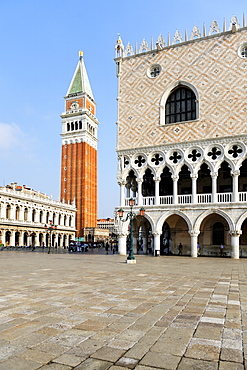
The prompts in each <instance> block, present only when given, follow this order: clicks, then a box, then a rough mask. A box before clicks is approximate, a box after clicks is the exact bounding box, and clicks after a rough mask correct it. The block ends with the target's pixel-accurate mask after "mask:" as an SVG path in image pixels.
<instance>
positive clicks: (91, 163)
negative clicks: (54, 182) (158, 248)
mask: <svg viewBox="0 0 247 370" xmlns="http://www.w3.org/2000/svg"><path fill="white" fill-rule="evenodd" d="M61 118H62V134H61V136H62V160H61V187H60V198H61V201H64V202H66V203H68V202H70V203H71V202H73V201H75V204H76V208H77V215H76V229H77V236H83V230H84V228H85V227H97V206H98V205H97V143H98V139H97V130H98V124H99V122H98V120H97V118H96V103H95V101H94V97H93V93H92V90H91V86H90V82H89V79H88V75H87V71H86V68H85V64H84V60H83V53H82V52H81V51H80V52H79V61H78V64H77V67H76V69H75V73H74V75H73V78H72V80H71V83H70V86H69V89H68V91H67V94H66V96H65V112H63V113H62V115H61Z"/></svg>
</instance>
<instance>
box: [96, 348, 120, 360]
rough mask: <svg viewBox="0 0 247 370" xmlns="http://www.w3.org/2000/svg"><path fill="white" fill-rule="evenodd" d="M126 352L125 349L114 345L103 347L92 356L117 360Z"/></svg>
mask: <svg viewBox="0 0 247 370" xmlns="http://www.w3.org/2000/svg"><path fill="white" fill-rule="evenodd" d="M124 353H125V351H124V350H121V349H118V348H112V347H103V348H100V349H99V350H97V351H96V352H95V353H93V354H92V355H91V356H90V357H93V358H97V359H99V360H105V361H111V362H116V361H117V360H118V359H119V358H120V357H122V356H123V354H124Z"/></svg>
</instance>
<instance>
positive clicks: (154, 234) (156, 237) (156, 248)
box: [153, 232, 160, 256]
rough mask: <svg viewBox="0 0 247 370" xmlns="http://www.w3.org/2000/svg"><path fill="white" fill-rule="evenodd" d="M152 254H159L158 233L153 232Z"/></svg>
mask: <svg viewBox="0 0 247 370" xmlns="http://www.w3.org/2000/svg"><path fill="white" fill-rule="evenodd" d="M153 236H154V256H160V233H158V232H154V233H153Z"/></svg>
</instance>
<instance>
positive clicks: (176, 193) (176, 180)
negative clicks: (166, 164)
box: [171, 175, 179, 204]
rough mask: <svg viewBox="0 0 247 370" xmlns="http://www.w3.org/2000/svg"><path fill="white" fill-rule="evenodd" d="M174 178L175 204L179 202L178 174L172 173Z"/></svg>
mask: <svg viewBox="0 0 247 370" xmlns="http://www.w3.org/2000/svg"><path fill="white" fill-rule="evenodd" d="M171 178H172V179H173V204H178V179H179V176H178V175H172V176H171Z"/></svg>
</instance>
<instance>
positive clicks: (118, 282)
mask: <svg viewBox="0 0 247 370" xmlns="http://www.w3.org/2000/svg"><path fill="white" fill-rule="evenodd" d="M136 258H137V263H136V264H135V265H133V264H126V263H125V257H123V256H119V255H112V254H109V255H105V254H102V253H101V254H98V253H95V254H92V253H91V254H90V253H89V254H85V253H84V254H68V253H57V254H55V253H54V254H47V253H42V252H32V251H25V252H21V251H1V252H0V264H1V270H0V277H1V294H0V370H33V369H42V370H48V369H49V370H69V369H78V370H79V369H89V370H98V369H100V370H105V369H111V370H121V369H122V370H123V369H126V368H129V369H136V370H151V369H153V370H154V369H178V370H185V369H188V370H190V369H203V370H205V369H206V370H211V369H220V370H223V369H224V370H229V369H232V370H238V369H239V370H240V369H244V368H245V365H244V361H245V360H246V357H247V356H246V348H247V335H246V330H245V329H246V325H247V280H246V274H247V260H246V259H240V260H232V259H230V258H203V257H201V258H195V259H193V258H188V257H172V256H171V257H150V256H137V257H136Z"/></svg>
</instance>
